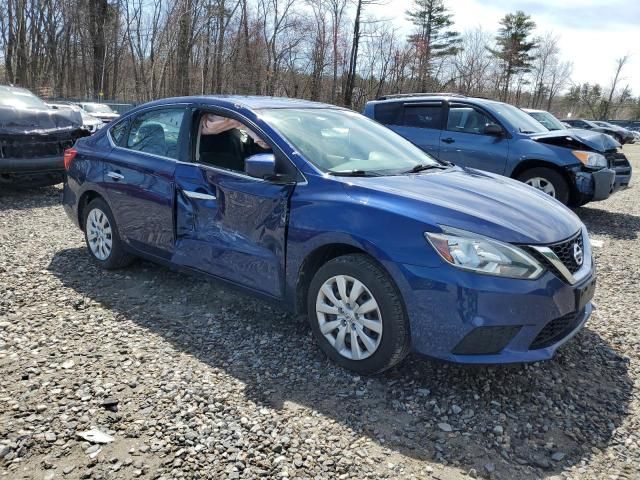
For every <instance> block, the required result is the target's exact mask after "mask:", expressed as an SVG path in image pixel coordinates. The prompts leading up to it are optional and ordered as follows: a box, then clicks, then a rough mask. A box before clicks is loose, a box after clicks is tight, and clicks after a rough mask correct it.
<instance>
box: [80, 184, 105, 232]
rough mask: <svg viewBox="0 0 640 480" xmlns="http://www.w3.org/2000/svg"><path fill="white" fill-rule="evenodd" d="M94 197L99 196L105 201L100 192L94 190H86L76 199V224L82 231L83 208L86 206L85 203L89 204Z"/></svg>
mask: <svg viewBox="0 0 640 480" xmlns="http://www.w3.org/2000/svg"><path fill="white" fill-rule="evenodd" d="M96 198H101V199H102V200H103V201H104V202H106V201H107V200H106V199H105V198H104V197H103V196H102V195H100V193H98V192H96V191H95V190H87V191H85V192H83V193H82V195H81V196H80V200H78V225H80V229H81V230H82V231H84V225H83V220H84V211H85V208H87V205H89V203H91V202H92V201H93V200H95V199H96Z"/></svg>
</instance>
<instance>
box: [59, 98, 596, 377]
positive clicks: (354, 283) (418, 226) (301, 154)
mask: <svg viewBox="0 0 640 480" xmlns="http://www.w3.org/2000/svg"><path fill="white" fill-rule="evenodd" d="M64 164H65V168H66V172H67V175H66V180H65V185H64V193H63V205H64V208H65V210H66V212H67V214H68V215H69V217H70V218H71V219H72V221H73V222H74V223H75V224H77V225H78V226H79V227H80V228H81V229H82V230H83V231H84V235H85V238H86V243H87V250H88V252H89V254H90V256H91V258H92V259H93V261H94V262H95V263H97V264H98V265H99V266H101V267H103V268H105V269H114V268H121V267H125V266H127V265H128V264H129V263H131V262H132V261H133V260H134V259H135V258H136V257H142V258H146V259H149V260H152V261H155V262H158V263H161V264H164V265H167V266H170V267H172V268H176V269H179V270H182V271H186V272H192V273H198V274H204V276H205V277H209V278H212V279H216V280H220V281H223V282H226V283H227V284H229V285H232V286H237V287H241V288H242V289H244V290H245V291H247V292H250V293H251V294H254V295H257V296H260V297H262V298H265V299H269V300H272V301H275V302H277V303H278V304H280V305H282V306H284V307H285V308H288V309H290V310H291V311H293V312H296V313H298V314H304V315H306V316H308V318H309V324H310V328H311V330H312V332H313V335H314V337H315V339H316V340H317V342H318V344H319V346H320V348H321V349H322V350H323V351H324V352H325V353H326V355H327V356H328V357H330V358H331V359H332V360H334V361H335V362H337V363H338V364H340V365H341V366H343V367H345V368H349V369H351V370H354V371H356V372H359V373H363V374H373V373H378V372H381V371H384V370H386V369H389V368H391V367H393V366H394V365H396V364H398V363H399V362H400V361H401V360H402V359H403V358H404V357H405V356H406V355H407V353H409V352H410V351H414V352H416V353H418V354H422V355H426V356H430V357H436V358H439V359H443V360H447V361H453V362H460V363H483V364H487V363H510V362H532V361H539V360H546V359H549V358H551V357H552V356H553V355H554V353H555V351H556V350H557V349H558V348H559V347H560V346H561V345H563V344H564V343H566V342H567V341H568V340H569V339H570V338H571V337H573V336H574V335H575V334H576V333H577V332H578V331H579V330H580V329H581V328H582V326H583V325H584V324H585V322H586V321H587V319H588V318H589V315H590V314H591V310H592V302H591V300H592V297H593V294H594V289H595V270H594V264H593V260H592V255H591V247H590V244H589V237H588V235H587V231H586V229H585V227H584V225H583V224H582V222H581V221H580V220H579V219H578V217H577V216H576V215H574V214H573V213H572V212H571V211H570V210H569V209H567V208H566V207H565V206H564V205H562V204H561V203H560V202H558V201H557V200H555V199H553V198H551V197H550V196H549V195H547V194H545V193H543V192H541V191H539V190H536V189H534V188H531V187H528V186H526V185H524V184H522V183H520V182H517V181H515V180H511V179H508V178H505V177H502V176H499V175H495V174H491V173H486V172H480V171H477V170H472V169H466V168H462V167H457V166H453V165H452V164H450V163H447V162H445V161H442V160H436V159H434V158H433V157H431V156H430V155H429V154H427V153H425V152H423V151H422V150H420V149H419V148H417V147H416V146H414V145H413V144H411V143H410V142H408V141H407V140H405V139H403V138H402V137H401V136H399V135H397V134H396V133H394V132H392V131H391V130H389V129H387V128H385V127H383V126H382V125H380V124H378V123H376V122H374V121H372V120H370V119H368V118H366V117H364V116H362V115H359V114H357V113H355V112H352V111H349V110H346V109H343V108H339V107H334V106H330V105H324V104H319V103H314V102H307V101H301V100H289V99H277V98H264V97H206V96H203V97H184V98H175V99H166V100H161V101H156V102H152V103H148V104H146V105H143V106H141V107H138V108H137V109H135V110H132V111H131V112H128V113H127V114H126V115H125V116H123V117H122V118H120V119H118V120H116V121H114V122H113V123H112V124H110V125H109V126H108V127H106V128H104V129H102V130H100V131H99V132H98V133H96V134H95V135H93V136H91V137H88V138H82V139H80V140H78V141H77V142H76V144H75V146H74V147H73V148H71V149H69V150H67V151H66V153H65V159H64ZM293 340H294V339H293Z"/></svg>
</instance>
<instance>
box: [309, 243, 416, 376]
mask: <svg viewBox="0 0 640 480" xmlns="http://www.w3.org/2000/svg"><path fill="white" fill-rule="evenodd" d="M307 308H308V312H309V321H310V323H311V329H312V331H313V334H314V336H315V338H316V341H317V342H318V344H319V345H320V348H321V349H322V350H323V351H324V353H325V354H326V355H327V356H328V357H329V358H330V359H331V360H333V361H334V362H336V363H337V364H339V365H340V366H342V367H344V368H348V369H350V370H353V371H355V372H358V373H361V374H364V375H369V374H375V373H379V372H382V371H384V370H387V369H389V368H391V367H393V366H394V365H396V364H398V363H399V362H400V361H401V360H402V359H403V358H404V357H405V356H406V355H407V353H408V352H409V346H410V338H409V322H408V321H407V316H406V314H405V312H404V308H403V306H402V301H401V298H400V293H399V292H398V290H397V288H396V286H395V284H394V283H393V281H392V280H391V279H390V278H389V276H388V274H387V273H386V272H385V271H384V270H383V269H382V268H381V267H380V266H379V265H378V264H377V263H376V262H374V261H373V260H372V259H371V258H370V257H368V256H366V255H363V254H353V255H345V256H342V257H338V258H335V259H333V260H330V261H329V262H327V263H326V264H325V265H323V266H322V267H321V268H320V269H319V270H318V272H317V273H316V274H315V276H314V277H313V280H312V281H311V285H310V286H309V293H308V298H307Z"/></svg>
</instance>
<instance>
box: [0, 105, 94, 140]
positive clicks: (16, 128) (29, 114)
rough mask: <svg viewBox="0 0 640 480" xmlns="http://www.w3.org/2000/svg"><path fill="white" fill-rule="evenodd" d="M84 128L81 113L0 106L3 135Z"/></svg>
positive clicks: (0, 122)
mask: <svg viewBox="0 0 640 480" xmlns="http://www.w3.org/2000/svg"><path fill="white" fill-rule="evenodd" d="M79 128H82V116H81V115H80V112H74V111H73V110H36V109H30V108H15V107H5V106H0V134H1V135H31V134H33V135H38V134H48V133H51V132H54V131H72V130H77V129H79Z"/></svg>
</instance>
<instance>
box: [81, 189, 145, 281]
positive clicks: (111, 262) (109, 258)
mask: <svg viewBox="0 0 640 480" xmlns="http://www.w3.org/2000/svg"><path fill="white" fill-rule="evenodd" d="M84 238H85V241H86V243H87V248H88V249H89V254H90V255H91V258H92V259H93V261H94V262H95V263H97V264H98V265H99V266H100V267H102V268H104V269H106V270H113V269H117V268H122V267H126V266H127V265H129V264H131V262H133V260H134V258H135V257H133V256H132V255H130V254H129V253H127V252H126V251H125V250H124V247H123V245H122V240H121V239H120V236H119V234H118V228H117V226H116V222H115V220H114V219H113V214H112V213H111V209H110V208H109V206H108V205H107V203H106V202H105V201H104V200H102V199H101V198H96V199H95V200H92V201H91V202H89V205H87V206H86V208H85V209H84Z"/></svg>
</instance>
